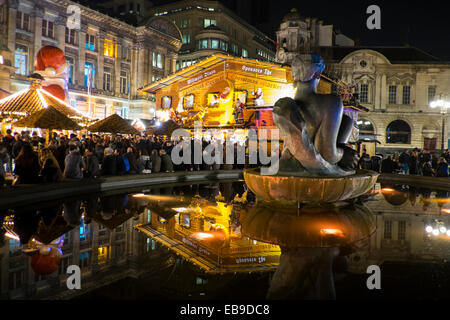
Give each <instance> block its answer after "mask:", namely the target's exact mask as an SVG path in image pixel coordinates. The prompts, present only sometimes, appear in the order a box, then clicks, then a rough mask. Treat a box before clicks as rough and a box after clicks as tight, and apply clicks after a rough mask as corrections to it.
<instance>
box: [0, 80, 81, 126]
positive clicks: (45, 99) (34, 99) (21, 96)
mask: <svg viewBox="0 0 450 320" xmlns="http://www.w3.org/2000/svg"><path fill="white" fill-rule="evenodd" d="M48 106H52V107H54V108H55V109H56V110H58V111H59V112H61V113H62V114H63V115H65V116H67V117H70V118H83V117H85V118H88V116H86V115H84V114H83V113H81V112H80V111H78V110H77V109H75V108H73V107H72V106H70V105H69V104H67V103H66V102H64V101H62V100H61V99H59V98H57V97H55V96H53V95H52V94H50V93H48V92H47V91H45V90H43V89H41V88H40V85H36V84H32V85H31V86H30V88H28V89H25V90H22V91H19V92H17V93H15V94H13V95H10V96H8V97H6V98H3V99H1V100H0V115H1V114H11V115H22V116H25V115H29V114H32V113H34V112H36V111H39V110H42V109H45V108H47V107H48Z"/></svg>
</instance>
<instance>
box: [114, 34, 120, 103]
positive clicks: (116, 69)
mask: <svg viewBox="0 0 450 320" xmlns="http://www.w3.org/2000/svg"><path fill="white" fill-rule="evenodd" d="M116 46H117V50H116V52H117V56H116V59H115V61H114V94H115V95H116V96H118V95H119V94H120V69H121V68H120V62H121V61H122V43H120V42H119V41H118V42H117V43H116Z"/></svg>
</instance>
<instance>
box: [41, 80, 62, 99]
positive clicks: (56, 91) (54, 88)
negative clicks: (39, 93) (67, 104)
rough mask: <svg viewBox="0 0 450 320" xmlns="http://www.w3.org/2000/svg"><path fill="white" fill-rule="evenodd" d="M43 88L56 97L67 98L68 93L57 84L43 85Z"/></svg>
mask: <svg viewBox="0 0 450 320" xmlns="http://www.w3.org/2000/svg"><path fill="white" fill-rule="evenodd" d="M42 89H44V90H45V91H47V92H48V93H50V94H52V95H54V96H55V97H57V98H59V99H61V100H63V101H64V99H65V98H66V93H65V92H64V89H63V88H61V87H60V86H58V85H56V84H52V85H49V86H45V87H42Z"/></svg>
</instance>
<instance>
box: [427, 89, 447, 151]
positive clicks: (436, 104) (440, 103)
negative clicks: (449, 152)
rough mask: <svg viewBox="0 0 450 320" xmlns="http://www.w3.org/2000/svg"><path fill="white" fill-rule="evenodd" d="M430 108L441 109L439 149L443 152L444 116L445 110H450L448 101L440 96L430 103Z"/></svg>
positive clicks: (445, 97)
mask: <svg viewBox="0 0 450 320" xmlns="http://www.w3.org/2000/svg"><path fill="white" fill-rule="evenodd" d="M430 107H431V108H433V109H435V108H441V114H442V144H441V149H442V151H444V149H445V142H444V140H445V122H446V115H447V109H450V101H448V100H447V96H446V95H445V96H444V95H442V94H440V95H439V99H438V100H435V101H432V102H431V103H430Z"/></svg>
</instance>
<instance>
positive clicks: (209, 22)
mask: <svg viewBox="0 0 450 320" xmlns="http://www.w3.org/2000/svg"><path fill="white" fill-rule="evenodd" d="M215 25H217V24H216V20H215V19H204V20H203V28H208V27H209V26H215Z"/></svg>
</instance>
